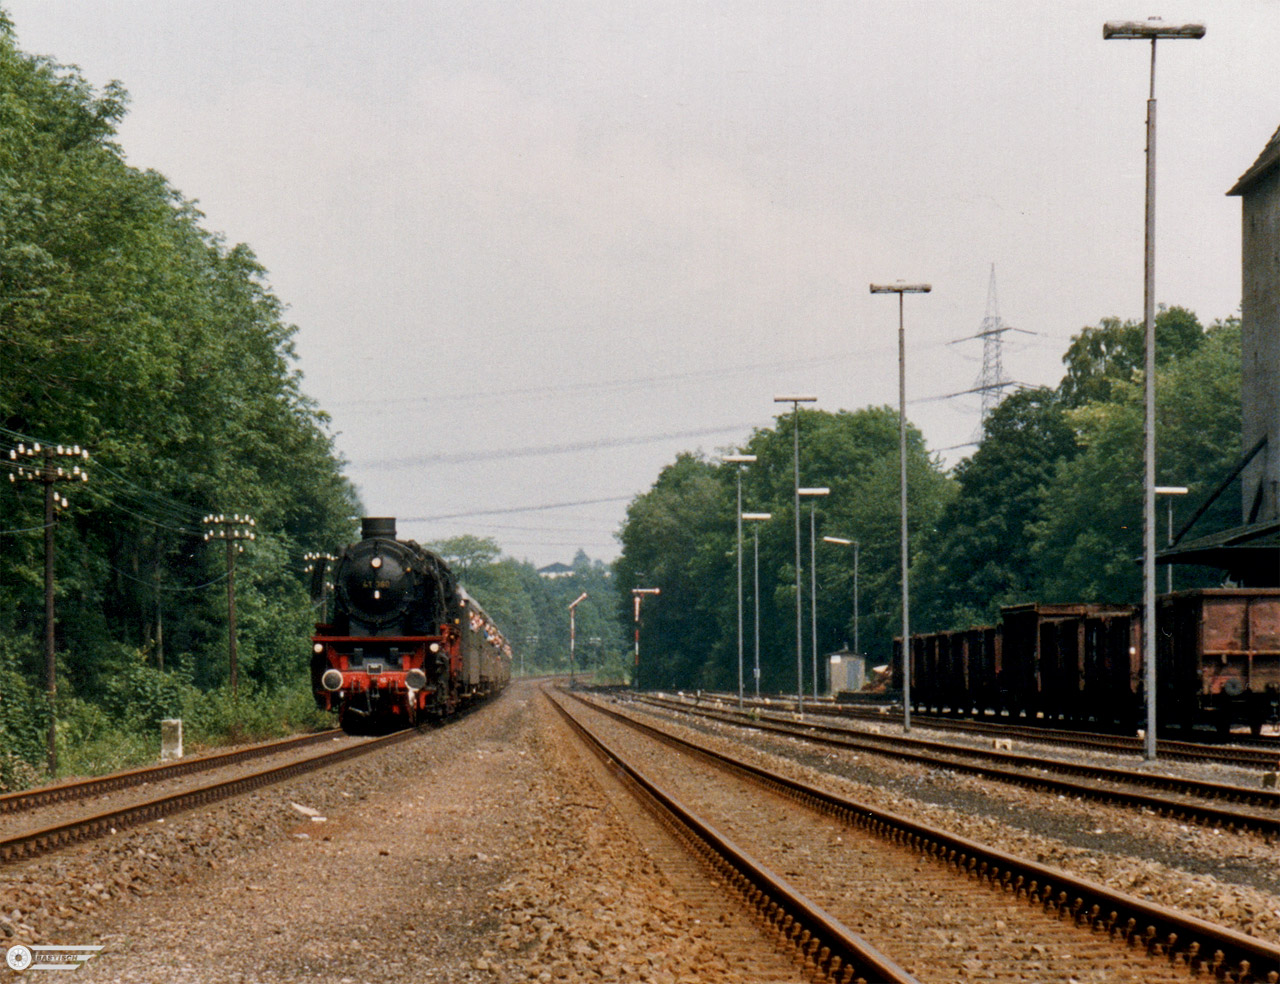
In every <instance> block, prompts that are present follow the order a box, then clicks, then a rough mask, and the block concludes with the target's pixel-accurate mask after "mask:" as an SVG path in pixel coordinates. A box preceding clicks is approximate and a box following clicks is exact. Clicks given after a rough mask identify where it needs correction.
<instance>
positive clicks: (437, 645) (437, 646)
mask: <svg viewBox="0 0 1280 984" xmlns="http://www.w3.org/2000/svg"><path fill="white" fill-rule="evenodd" d="M431 651H432V652H433V653H438V652H440V643H438V642H433V643H432V644H431Z"/></svg>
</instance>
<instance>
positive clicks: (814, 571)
mask: <svg viewBox="0 0 1280 984" xmlns="http://www.w3.org/2000/svg"><path fill="white" fill-rule="evenodd" d="M830 494H831V490H830V489H828V488H820V489H800V497H801V498H804V499H809V500H817V499H820V498H821V497H822V496H824V495H830ZM817 512H818V503H817V502H816V501H810V503H809V629H810V633H811V641H812V643H813V653H812V658H813V666H812V670H811V672H812V674H813V699H814V700H815V701H816V700H817V699H818V551H817V543H816V541H815V539H814V527H815V525H816V520H815V519H814V517H815V515H816V513H817Z"/></svg>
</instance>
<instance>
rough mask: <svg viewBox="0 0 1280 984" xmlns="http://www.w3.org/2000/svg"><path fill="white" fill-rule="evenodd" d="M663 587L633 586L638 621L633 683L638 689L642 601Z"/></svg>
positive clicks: (659, 592) (636, 620)
mask: <svg viewBox="0 0 1280 984" xmlns="http://www.w3.org/2000/svg"><path fill="white" fill-rule="evenodd" d="M660 594H662V589H661V588H632V589H631V597H632V598H634V599H635V613H636V614H635V623H636V668H635V674H634V679H633V680H632V681H631V685H632V686H633V687H635V688H636V689H639V687H640V602H641V601H642V600H643V599H644V596H645V595H660Z"/></svg>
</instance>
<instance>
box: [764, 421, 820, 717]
mask: <svg viewBox="0 0 1280 984" xmlns="http://www.w3.org/2000/svg"><path fill="white" fill-rule="evenodd" d="M773 402H774V403H790V404H791V411H792V416H793V427H792V430H793V431H794V432H795V483H794V486H793V488H794V489H795V496H794V500H795V501H794V505H793V508H794V510H795V514H796V711H797V712H798V713H800V714H803V713H804V630H803V629H802V627H801V626H802V622H803V618H804V616H803V615H802V614H801V612H802V610H803V609H802V607H801V599H800V579H801V576H802V570H801V566H800V404H801V403H817V402H818V398H817V397H816V396H775V397H774V398H773Z"/></svg>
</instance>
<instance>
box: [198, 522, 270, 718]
mask: <svg viewBox="0 0 1280 984" xmlns="http://www.w3.org/2000/svg"><path fill="white" fill-rule="evenodd" d="M204 524H205V526H207V527H208V530H207V531H206V532H205V534H204V539H205V542H206V543H208V542H209V541H211V540H226V541H227V650H228V655H229V658H230V661H231V695H232V697H235V696H236V695H237V694H238V693H239V689H238V688H239V670H238V666H237V664H236V554H238V553H242V552H243V551H244V547H243V546H242V544H241V541H243V540H253V539H256V538H257V533H256V532H255V527H256V526H257V523H256V522H255V521H254V520H253V519H251V518H250V517H249V516H247V515H245V516H241V515H240V514H239V513H236V514H235V515H234V516H223V515H218V516H206V517H205V518H204Z"/></svg>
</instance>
